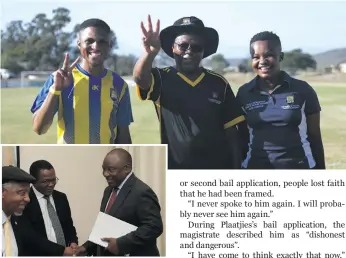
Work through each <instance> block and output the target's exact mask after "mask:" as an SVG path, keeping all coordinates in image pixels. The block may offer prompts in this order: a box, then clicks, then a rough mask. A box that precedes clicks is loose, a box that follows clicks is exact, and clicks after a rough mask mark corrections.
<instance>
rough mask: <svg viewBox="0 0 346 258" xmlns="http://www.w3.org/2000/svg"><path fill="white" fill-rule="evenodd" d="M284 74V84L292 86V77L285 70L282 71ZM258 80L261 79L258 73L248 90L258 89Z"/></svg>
mask: <svg viewBox="0 0 346 258" xmlns="http://www.w3.org/2000/svg"><path fill="white" fill-rule="evenodd" d="M281 73H282V75H283V84H282V85H287V86H288V87H291V80H292V77H291V76H290V75H289V74H288V73H286V72H285V71H281ZM258 80H259V76H258V75H257V76H256V77H255V78H253V79H252V80H251V81H250V82H249V84H248V85H249V87H248V90H249V91H253V90H255V89H258V85H259V84H258Z"/></svg>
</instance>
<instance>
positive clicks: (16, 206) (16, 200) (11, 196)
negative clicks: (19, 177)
mask: <svg viewBox="0 0 346 258" xmlns="http://www.w3.org/2000/svg"><path fill="white" fill-rule="evenodd" d="M29 191H30V184H29V183H19V182H12V183H8V184H5V185H4V186H3V187H2V209H3V211H4V212H5V213H6V214H7V215H12V214H15V215H21V214H22V213H23V210H24V209H25V206H26V205H27V204H28V203H29V202H30V198H29Z"/></svg>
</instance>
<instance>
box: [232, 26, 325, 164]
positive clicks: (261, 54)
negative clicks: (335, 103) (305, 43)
mask: <svg viewBox="0 0 346 258" xmlns="http://www.w3.org/2000/svg"><path fill="white" fill-rule="evenodd" d="M250 54H251V57H252V68H253V70H254V72H255V73H256V74H257V76H256V77H255V78H254V79H253V80H252V81H250V82H248V83H246V84H244V85H243V86H242V87H240V89H239V91H238V94H237V99H238V100H239V102H240V104H241V106H242V109H243V112H244V115H245V118H246V122H245V123H242V124H241V125H239V130H240V133H241V135H242V140H243V146H244V160H243V162H242V167H243V168H248V169H312V168H317V169H325V161H324V150H323V144H322V137H321V130H320V111H321V107H320V104H319V101H318V97H317V95H316V92H315V91H314V89H313V88H312V87H311V86H310V85H309V84H308V83H307V82H305V81H301V80H297V79H295V78H292V77H290V76H289V75H288V74H287V73H286V72H284V71H282V70H280V62H281V61H282V60H283V58H284V53H283V52H282V49H281V42H280V38H279V37H278V36H277V35H276V34H274V33H272V32H268V31H265V32H261V33H258V34H256V35H255V36H254V37H253V38H252V39H251V41H250Z"/></svg>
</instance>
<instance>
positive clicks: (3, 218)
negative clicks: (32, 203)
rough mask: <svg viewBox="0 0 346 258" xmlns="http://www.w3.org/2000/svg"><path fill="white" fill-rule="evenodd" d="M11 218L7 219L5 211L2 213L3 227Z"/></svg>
mask: <svg viewBox="0 0 346 258" xmlns="http://www.w3.org/2000/svg"><path fill="white" fill-rule="evenodd" d="M10 218H11V216H9V217H7V215H6V214H5V212H4V211H2V225H4V224H5V222H6V220H8V219H10Z"/></svg>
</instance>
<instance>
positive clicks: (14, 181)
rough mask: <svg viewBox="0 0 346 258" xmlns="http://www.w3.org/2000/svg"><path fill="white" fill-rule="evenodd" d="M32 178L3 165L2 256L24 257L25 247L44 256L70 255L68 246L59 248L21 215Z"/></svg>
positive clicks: (27, 199)
mask: <svg viewBox="0 0 346 258" xmlns="http://www.w3.org/2000/svg"><path fill="white" fill-rule="evenodd" d="M34 181H35V178H34V177H32V176H31V175H29V174H28V173H27V172H25V171H23V170H21V169H20V168H17V167H13V166H5V167H2V225H3V230H2V234H3V236H2V239H3V242H2V256H26V254H25V250H26V249H27V248H28V247H30V248H32V249H36V250H37V252H39V253H40V254H41V255H43V256H47V255H67V256H71V255H73V253H74V250H73V249H72V248H71V247H67V248H64V247H62V248H59V247H57V245H56V244H54V243H52V242H50V241H48V240H46V239H44V238H42V237H40V236H39V235H38V234H37V233H36V232H35V231H34V230H33V228H32V227H31V224H30V222H29V221H28V220H26V218H25V217H24V216H22V213H23V210H24V208H25V206H26V205H27V204H28V203H29V202H30V198H29V191H30V183H33V182H34Z"/></svg>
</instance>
